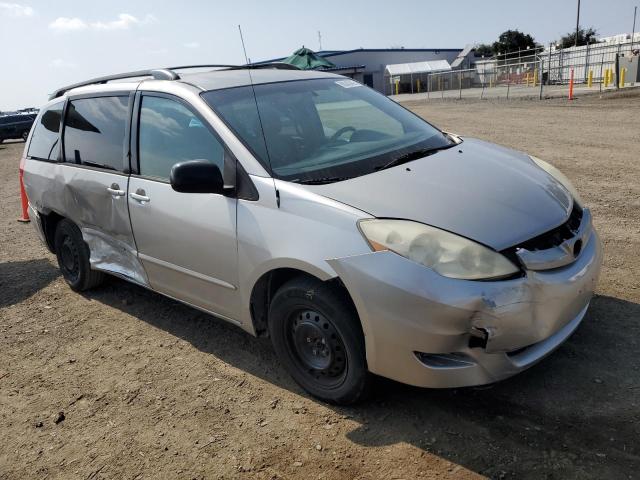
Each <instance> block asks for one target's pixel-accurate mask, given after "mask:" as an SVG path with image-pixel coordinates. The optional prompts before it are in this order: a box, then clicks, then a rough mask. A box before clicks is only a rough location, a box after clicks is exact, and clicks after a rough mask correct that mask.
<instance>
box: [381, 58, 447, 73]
mask: <svg viewBox="0 0 640 480" xmlns="http://www.w3.org/2000/svg"><path fill="white" fill-rule="evenodd" d="M385 70H386V71H385V73H386V74H387V75H392V76H396V75H412V74H417V73H432V72H446V71H449V70H451V65H449V62H447V61H446V60H430V61H428V62H415V63H394V64H392V65H387V66H386V68H385Z"/></svg>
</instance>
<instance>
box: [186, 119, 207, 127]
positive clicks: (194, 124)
mask: <svg viewBox="0 0 640 480" xmlns="http://www.w3.org/2000/svg"><path fill="white" fill-rule="evenodd" d="M192 127H204V125H203V124H202V122H201V121H200V120H198V119H197V118H192V119H191V120H190V121H189V128H192Z"/></svg>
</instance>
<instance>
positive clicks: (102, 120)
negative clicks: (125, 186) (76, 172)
mask: <svg viewBox="0 0 640 480" xmlns="http://www.w3.org/2000/svg"><path fill="white" fill-rule="evenodd" d="M128 115H129V97H96V98H82V99H78V100H72V101H70V102H69V106H68V107H67V115H66V118H65V126H64V156H65V161H67V162H70V163H77V164H81V165H89V166H92V167H102V168H106V169H108V170H118V171H122V170H123V167H124V139H125V130H126V126H127V116H128Z"/></svg>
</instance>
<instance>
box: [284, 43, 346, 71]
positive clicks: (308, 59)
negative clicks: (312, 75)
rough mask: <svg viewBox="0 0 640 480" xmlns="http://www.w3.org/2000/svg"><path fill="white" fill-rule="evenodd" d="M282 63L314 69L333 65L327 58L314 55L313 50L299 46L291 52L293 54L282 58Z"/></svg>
mask: <svg viewBox="0 0 640 480" xmlns="http://www.w3.org/2000/svg"><path fill="white" fill-rule="evenodd" d="M282 63H288V64H290V65H295V66H296V67H298V68H300V69H302V70H315V69H317V68H333V67H335V65H334V64H333V63H331V62H330V61H329V60H325V59H324V58H322V57H320V56H318V55H316V54H315V53H314V52H313V50H309V49H308V48H304V47H302V48H300V49H298V50H296V51H295V52H293V55H291V56H290V57H287V58H285V59H284V60H282Z"/></svg>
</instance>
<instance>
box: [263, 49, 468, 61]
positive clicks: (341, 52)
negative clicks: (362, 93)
mask: <svg viewBox="0 0 640 480" xmlns="http://www.w3.org/2000/svg"><path fill="white" fill-rule="evenodd" d="M461 50H462V49H461V48H354V49H353V50H320V51H318V52H315V54H316V55H318V56H320V57H325V58H326V57H337V56H340V55H347V54H349V53H359V52H364V53H367V52H459V51H461ZM284 58H286V57H278V58H273V59H271V60H264V61H261V62H255V63H257V64H260V63H273V62H279V61H282V60H283V59H284Z"/></svg>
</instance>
